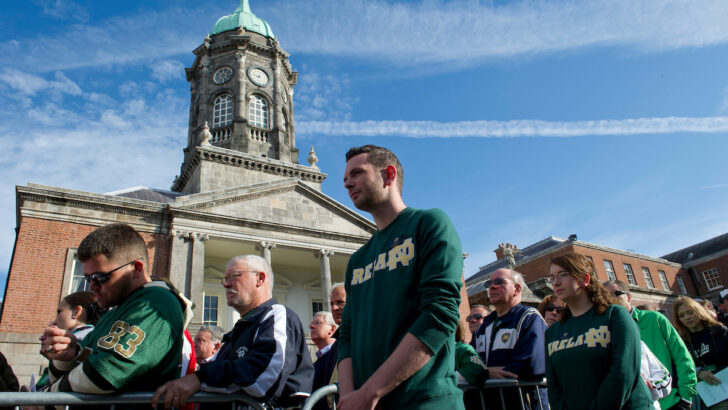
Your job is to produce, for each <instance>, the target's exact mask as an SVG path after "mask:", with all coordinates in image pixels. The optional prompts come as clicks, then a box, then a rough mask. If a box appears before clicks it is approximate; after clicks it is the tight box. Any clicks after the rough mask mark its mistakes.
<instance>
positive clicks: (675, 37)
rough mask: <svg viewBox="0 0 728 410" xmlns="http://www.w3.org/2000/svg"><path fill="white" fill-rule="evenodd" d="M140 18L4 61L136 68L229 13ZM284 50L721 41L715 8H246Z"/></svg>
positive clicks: (386, 55)
mask: <svg viewBox="0 0 728 410" xmlns="http://www.w3.org/2000/svg"><path fill="white" fill-rule="evenodd" d="M220 6H221V5H217V6H214V7H209V6H208V5H205V6H204V7H203V6H197V5H196V6H194V7H187V8H185V7H183V6H181V5H175V6H171V7H169V8H168V9H165V10H160V11H153V12H150V11H148V10H144V11H143V12H140V13H139V14H136V15H129V16H124V17H113V18H109V19H105V20H101V21H98V22H96V23H95V24H77V25H72V26H67V27H65V28H63V29H61V30H65V31H61V32H55V31H54V30H55V29H52V28H49V29H48V30H40V32H41V33H42V34H39V35H38V36H36V37H34V38H14V39H9V40H7V41H5V42H0V54H2V55H3V56H6V59H5V61H6V63H7V64H10V65H12V66H14V67H24V68H29V69H32V70H36V71H55V70H63V69H68V68H79V67H90V66H103V65H112V64H113V65H129V64H139V63H143V64H148V63H149V62H151V61H157V60H160V59H166V58H169V57H171V56H180V55H185V56H190V54H189V53H190V51H191V50H193V49H194V48H195V47H196V46H198V45H199V44H201V42H202V40H203V38H204V36H205V35H206V34H207V33H208V32H209V31H210V29H211V28H212V24H213V23H214V22H215V21H216V20H217V18H219V17H221V16H223V15H225V14H228V13H230V12H232V5H231V6H229V7H228V6H224V7H225V8H220ZM253 9H254V12H255V13H256V14H257V15H258V16H259V17H261V18H263V19H265V20H267V21H268V22H269V23H271V25H272V27H273V30H274V32H275V33H276V34H277V36H278V39H279V40H280V41H281V45H282V46H283V47H284V48H285V49H286V50H288V51H289V52H292V53H296V54H313V55H322V54H323V55H332V56H345V57H353V58H356V59H361V60H370V61H385V62H390V63H393V64H395V65H397V66H402V67H412V66H422V67H429V65H430V64H436V65H443V66H446V67H451V68H459V67H462V66H468V65H473V64H476V63H479V62H482V61H487V60H492V59H506V58H513V57H518V56H529V55H534V54H542V53H555V52H561V51H566V50H575V49H579V48H584V47H595V46H598V47H603V46H617V47H627V48H630V49H633V50H639V51H648V52H652V51H665V50H674V49H680V48H685V47H705V46H711V45H716V44H725V43H728V24H725V16H726V15H728V2H726V1H724V0H701V1H690V0H593V1H581V0H554V1H536V0H520V1H514V2H509V3H507V4H502V5H501V4H498V5H495V4H494V3H493V2H489V1H478V0H455V1H448V2H445V1H439V0H431V1H423V2H407V3H396V2H386V1H381V0H379V1H376V0H374V1H372V0H343V1H342V0H322V1H317V2H304V1H297V2H288V1H283V0H279V1H272V2H266V3H263V2H256V4H254V5H253Z"/></svg>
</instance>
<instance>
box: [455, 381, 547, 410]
mask: <svg viewBox="0 0 728 410" xmlns="http://www.w3.org/2000/svg"><path fill="white" fill-rule="evenodd" d="M458 387H460V390H462V391H463V395H466V394H468V392H473V391H475V392H477V393H478V398H479V402H480V409H482V410H486V409H487V410H497V409H493V408H492V407H490V408H488V407H486V399H485V397H486V395H488V396H489V395H491V394H495V392H494V390H496V389H497V390H498V399H499V401H500V408H501V409H503V410H512V409H513V408H514V407H513V406H512V404H513V403H508V404H507V403H506V398H505V396H504V395H503V389H511V388H516V389H517V391H518V395H517V396H518V400H519V403H518V404H519V405H520V406H519V407H518V408H519V409H521V410H527V409H530V410H549V404H548V402H546V403H543V402H542V401H541V400H542V397H541V395H540V394H538V391H536V394H535V397H534V399H535V401H536V403H526V401H524V399H523V396H524V394H523V393H524V392H523V389H524V388H528V387H531V388H534V387H540V388H541V387H542V388H545V387H546V379H543V380H541V381H521V380H518V379H490V380H487V381H486V382H485V383H484V384H483V386H482V387H476V386H471V385H469V384H461V385H458ZM534 390H535V389H534ZM467 404H470V406H466V408H467V409H468V410H471V409H472V408H473V403H472V402H470V403H467Z"/></svg>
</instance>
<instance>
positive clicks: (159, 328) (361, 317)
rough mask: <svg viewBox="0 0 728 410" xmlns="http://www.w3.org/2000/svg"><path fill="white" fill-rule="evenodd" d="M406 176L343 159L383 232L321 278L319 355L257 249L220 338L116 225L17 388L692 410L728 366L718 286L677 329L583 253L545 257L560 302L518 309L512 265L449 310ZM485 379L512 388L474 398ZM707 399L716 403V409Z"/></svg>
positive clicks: (442, 240) (414, 404) (371, 162)
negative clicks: (325, 301)
mask: <svg viewBox="0 0 728 410" xmlns="http://www.w3.org/2000/svg"><path fill="white" fill-rule="evenodd" d="M403 176H404V174H403V169H402V165H401V163H400V162H399V159H398V158H397V157H396V156H395V155H394V154H393V153H392V152H391V151H389V150H387V149H385V148H382V147H377V146H373V145H366V146H363V147H357V148H352V149H351V150H350V151H349V152H347V154H346V169H345V175H344V186H345V188H346V189H347V191H348V193H349V197H350V198H351V200H352V202H353V203H354V205H355V206H356V207H357V208H358V209H360V210H363V211H366V212H369V213H370V214H371V215H372V217H373V219H374V222H375V224H376V226H377V231H376V232H375V233H374V234H373V236H372V238H371V239H370V240H369V241H368V242H367V243H366V244H364V245H363V246H362V247H361V248H360V249H359V250H358V251H357V252H355V253H354V254H353V255H352V256H351V258H350V260H349V263H348V266H347V270H346V280H345V282H343V283H335V284H333V285H332V287H331V294H330V300H331V306H330V308H331V310H330V311H322V312H317V313H316V314H315V315H314V317H313V318H312V320H311V322H310V324H309V326H308V329H309V333H310V339H311V341H312V343H313V344H314V345H315V347H316V350H317V351H316V352H315V360H312V355H311V354H310V351H309V348H308V346H307V342H306V332H305V330H304V327H303V324H302V322H301V320H300V319H299V317H298V316H297V315H296V313H294V312H293V311H292V310H291V309H289V308H288V307H286V306H284V305H282V304H279V303H278V302H277V301H276V300H275V299H274V298H273V297H272V289H273V282H274V273H273V270H272V268H271V266H270V264H269V263H268V262H267V261H266V260H265V259H264V258H262V257H260V256H257V255H241V256H236V257H234V258H232V259H231V260H230V261H229V262H228V263H227V265H226V267H225V274H224V278H223V280H222V283H221V285H222V286H223V288H224V289H225V295H226V299H227V304H228V305H229V306H231V307H232V308H233V309H235V310H236V311H237V312H238V313H239V314H240V319H239V320H238V321H237V322H236V323H235V325H234V327H233V329H232V330H230V331H227V332H226V330H224V329H222V328H220V327H217V326H203V327H201V328H200V329H199V330H198V331H197V334H196V335H195V337H194V339H193V338H192V337H191V335H190V334H189V332H188V331H187V330H186V329H187V327H188V325H189V323H190V320H191V318H192V307H191V303H190V301H189V300H188V299H187V298H185V297H184V296H183V295H181V294H180V293H179V292H178V291H177V290H176V289H175V288H174V286H172V284H170V283H168V282H167V281H165V280H163V279H160V278H156V277H152V276H150V274H149V272H148V264H147V261H148V260H149V259H148V255H147V247H146V244H145V242H144V240H143V239H142V237H141V236H140V235H139V233H137V232H136V231H135V230H134V229H133V228H132V227H130V226H128V225H125V224H112V225H108V226H104V227H101V228H98V229H96V230H95V231H93V232H92V233H90V234H89V235H88V236H87V237H86V238H85V239H84V240H83V241H82V242H81V244H80V245H79V247H78V258H79V260H80V261H81V263H82V265H83V270H84V275H85V278H86V280H87V281H88V282H89V284H90V290H91V292H77V293H74V294H71V295H68V296H66V297H65V298H63V300H62V301H61V302H60V304H59V306H58V309H57V317H56V319H55V320H54V321H53V322H52V323H51V325H50V326H48V327H47V328H46V329H45V330H44V332H43V335H42V336H41V338H40V339H41V350H40V354H42V355H43V356H44V357H46V358H47V359H48V371H47V374H45V375H43V376H42V377H41V378H40V379H39V380H38V381H37V382H33V383H31V384H30V385H29V386H26V387H25V388H24V390H30V391H52V392H81V393H93V394H110V393H119V392H129V391H149V390H150V389H154V390H155V393H154V396H153V398H152V403H151V404H152V405H153V406H156V405H157V404H160V405H162V406H163V407H164V408H171V407H175V408H185V406H189V403H188V402H189V398H190V396H192V395H193V394H194V393H196V392H198V391H209V392H219V393H232V392H243V393H246V394H248V395H250V396H252V397H255V398H257V399H259V400H260V401H261V402H263V403H265V404H266V405H268V406H270V407H271V408H286V407H292V406H299V405H300V404H301V403H302V402H303V401H304V400H305V399H306V397H308V395H309V393H310V392H311V391H313V390H316V389H318V388H320V387H322V386H326V385H329V384H332V383H338V384H339V401H338V408H340V409H344V410H349V409H374V408H383V409H390V408H393V409H398V408H416V409H464V408H470V407H475V408H481V407H480V406H481V405H483V404H484V405H485V406H486V408H493V409H495V408H501V406H505V408H509V409H510V408H520V406H521V403H525V405H526V407H527V408H529V409H547V408H554V409H588V408H597V409H654V408H662V409H689V408H691V407H692V408H697V407H700V406H701V404H702V403H701V400H700V398H699V396H698V395H697V394H696V384H697V383H698V381H703V382H705V383H707V384H709V385H719V384H725V383H726V382H725V381H721V380H720V379H719V378H718V377H717V374H718V372H720V371H721V370H723V369H725V368H726V367H728V329H727V328H726V327H725V326H726V324H727V322H728V314H727V313H728V293H726V294H724V295H723V297H722V299H721V301H720V309H719V310H718V311H716V310H715V308H714V307H713V306H712V304H711V303H710V302H709V301H696V300H693V299H690V298H688V297H685V296H681V297H679V298H678V299H677V302H676V303H675V305H674V309H673V312H672V317H673V320H674V322H673V323H671V322H670V320H669V319H668V318H667V317H666V316H665V315H663V314H662V313H659V312H654V311H651V310H647V309H640V308H637V307H635V306H633V305H632V295H631V292H630V288H629V286H627V285H626V284H624V283H622V282H620V281H617V280H615V281H610V282H607V283H600V282H599V281H598V280H596V275H595V267H594V264H593V262H592V261H591V260H590V259H589V258H587V257H585V256H582V255H578V254H566V255H560V256H558V257H556V258H554V259H553V260H552V261H551V264H550V266H549V271H548V276H547V280H548V281H549V282H550V283H551V284H552V286H553V290H554V294H553V295H549V296H547V297H545V298H544V299H543V301H542V303H541V304H540V305H539V306H538V308H534V307H529V306H526V305H524V304H523V303H522V291H523V289H525V287H526V284H525V281H524V278H523V275H522V274H521V273H519V272H517V271H515V270H512V269H498V270H496V271H495V272H493V273H492V275H491V276H490V277H489V279H488V280H487V281H486V283H485V287H486V288H487V289H488V299H489V302H490V304H491V306H483V305H473V306H472V307H471V310H470V313H469V314H468V315H467V317H466V318H463V319H464V320H461V319H460V313H459V306H460V302H461V300H460V292H461V286H462V282H461V273H462V268H463V265H462V263H463V258H462V250H461V247H460V241H459V238H458V235H457V232H456V231H455V228H454V226H453V224H452V222H451V221H450V219H449V218H448V217H447V215H445V214H444V213H443V212H442V211H440V210H436V209H431V210H419V209H414V208H410V207H407V206H406V205H405V204H404V201H403V198H402V187H403ZM711 308H713V310H712V311H711ZM468 341H469V343H468ZM0 365H2V366H3V370H4V372H3V379H2V383H3V384H2V385H1V386H0V387H1V388H3V389H8V390H16V391H17V389H18V388H19V386H18V383H17V380H12V379H13V378H14V376H13V378H11V377H9V376H8V372H7V370H8V369H9V367H8V366H7V362H6V361H5V360H4V357H2V356H1V355H0ZM10 374H12V372H10ZM495 379H516V380H518V381H520V382H524V385H523V386H521V388H515V387H503V388H501V389H499V391H498V392H497V393H496V392H495V391H493V392H491V393H488V392H487V390H483V391H485V392H486V393H484V394H482V396H479V398H478V399H477V400H476V399H475V398H474V397H468V392H473V391H477V392H479V393H480V392H483V391H481V390H478V388H480V387H482V386H483V385H484V383H487V381H488V380H495ZM544 379H545V380H546V387H543V384H541V383H540V382H541V381H542V380H544ZM525 382H533V383H525ZM524 386H526V387H524ZM463 391H465V393H466V394H465V396H464V395H463ZM480 397H482V399H483V402H484V403H482V404H481V402H480ZM501 401H502V402H501ZM711 405H712V407H710V408H712V409H727V408H728V401H723V402H720V403H716V404H712V403H711ZM330 407H331V403H330V402H327V401H321V402H319V403H318V404H317V407H316V408H317V409H320V410H326V409H329V408H330Z"/></svg>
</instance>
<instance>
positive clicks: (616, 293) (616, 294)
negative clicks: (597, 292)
mask: <svg viewBox="0 0 728 410" xmlns="http://www.w3.org/2000/svg"><path fill="white" fill-rule="evenodd" d="M626 294H627V292H622V291H621V290H615V291H614V292H612V295H614V296H616V297H620V296H622V295H626Z"/></svg>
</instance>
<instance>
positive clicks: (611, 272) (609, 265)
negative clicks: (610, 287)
mask: <svg viewBox="0 0 728 410" xmlns="http://www.w3.org/2000/svg"><path fill="white" fill-rule="evenodd" d="M604 270H606V271H607V278H609V280H616V279H617V275H615V274H614V264H612V261H608V260H606V259H604Z"/></svg>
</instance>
